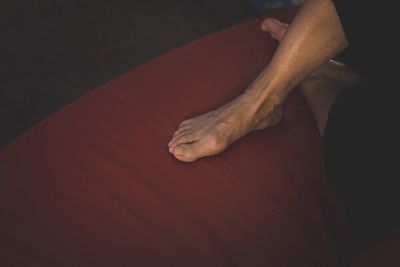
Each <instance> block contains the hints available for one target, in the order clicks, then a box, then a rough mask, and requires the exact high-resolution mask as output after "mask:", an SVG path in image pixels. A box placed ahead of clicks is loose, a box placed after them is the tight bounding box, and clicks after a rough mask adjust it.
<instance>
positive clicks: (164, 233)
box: [0, 13, 349, 266]
mask: <svg viewBox="0 0 400 267" xmlns="http://www.w3.org/2000/svg"><path fill="white" fill-rule="evenodd" d="M278 16H279V15H278ZM280 16H282V17H285V16H287V17H289V16H290V14H289V13H283V14H281V15H280ZM260 21H261V18H257V19H254V20H251V21H249V22H246V23H244V24H241V25H238V26H235V27H232V28H230V29H228V30H225V31H222V32H220V33H217V34H214V35H211V36H209V37H206V38H203V39H201V40H199V41H196V42H194V43H192V44H189V45H187V46H184V47H182V48H179V49H176V50H174V51H172V52H170V53H167V54H165V55H163V56H161V57H159V58H157V59H155V60H152V61H151V62H149V63H147V64H145V65H143V66H141V67H139V68H136V69H134V70H132V71H131V72H128V73H126V74H124V75H122V76H120V77H117V78H116V79H114V80H113V81H110V82H109V83H107V84H105V85H104V86H101V87H100V88H98V89H96V90H95V91H93V92H92V93H90V94H88V95H86V96H84V97H82V98H81V99H79V100H78V101H76V102H74V103H73V104H71V105H69V106H68V107H66V108H64V109H63V110H62V111H60V112H57V113H56V114H55V115H53V116H51V117H50V118H48V119H47V120H45V121H44V122H43V123H41V124H40V125H38V126H37V127H34V128H33V129H32V130H31V131H29V132H28V133H27V134H26V135H24V136H23V137H22V138H19V139H18V140H17V141H16V142H14V143H12V144H11V145H9V146H6V147H5V148H4V149H2V150H1V151H0V176H1V177H2V179H1V180H0V208H1V210H2V214H3V219H2V223H1V224H2V228H1V230H0V247H1V248H2V249H1V250H0V251H1V252H0V258H1V259H2V260H1V261H2V263H4V264H11V265H12V264H14V265H23V266H34V265H42V266H74V265H82V266H110V265H112V266H126V265H135V264H137V265H139V266H143V265H146V266H161V265H162V266H191V265H200V266H232V265H237V266H265V265H267V264H269V265H271V266H330V265H332V266H333V265H335V264H336V262H337V261H338V260H340V257H342V256H343V255H345V254H346V253H347V251H348V250H347V246H346V245H348V244H349V242H348V241H349V237H348V235H347V232H346V225H345V222H344V219H343V217H342V215H341V211H340V209H339V208H338V206H337V203H336V201H335V198H334V195H333V193H332V191H331V189H330V187H329V185H328V184H327V182H326V179H325V176H324V173H323V163H322V153H321V149H322V148H321V143H320V140H319V137H318V132H317V130H316V127H315V124H314V121H313V119H312V116H311V114H310V111H309V110H308V108H307V106H306V104H305V102H304V99H303V98H302V97H301V95H300V94H299V93H298V92H297V91H294V93H293V94H292V95H291V97H290V99H289V100H288V103H287V106H286V110H285V115H284V119H283V121H282V122H281V123H280V124H279V125H277V126H275V127H273V128H271V129H269V130H265V131H259V132H256V133H252V134H250V135H248V136H246V137H245V138H243V139H241V140H240V141H238V142H236V143H235V144H234V145H233V146H232V147H231V148H229V149H228V150H226V151H225V152H224V153H222V154H221V155H218V156H214V157H210V158H206V159H202V160H199V161H197V162H195V163H192V164H185V163H181V162H178V161H176V160H175V159H174V158H173V157H172V156H171V155H170V154H169V153H168V151H167V146H166V144H167V143H168V141H169V138H170V135H171V134H172V131H173V129H174V127H176V125H177V124H178V123H179V122H180V121H181V120H182V119H184V118H185V117H186V116H189V117H190V116H192V115H195V114H199V113H202V112H204V111H205V110H208V109H210V108H213V107H216V106H218V105H220V104H221V103H224V102H226V101H227V100H228V99H230V98H232V97H234V96H235V95H237V94H238V93H239V92H240V91H241V90H243V89H244V88H245V87H246V86H247V85H248V84H249V83H250V82H251V81H252V79H253V78H254V77H255V76H256V75H257V74H258V72H259V71H260V70H261V69H262V68H263V67H264V66H265V64H267V62H268V60H269V58H270V57H271V55H272V53H273V50H274V47H275V46H276V43H275V42H274V41H273V40H272V39H271V38H269V37H268V36H266V35H265V34H264V33H262V32H261V31H260V30H259V23H260Z"/></svg>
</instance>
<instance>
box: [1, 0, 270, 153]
mask: <svg viewBox="0 0 400 267" xmlns="http://www.w3.org/2000/svg"><path fill="white" fill-rule="evenodd" d="M250 2H251V1H246V0H233V1H227V0H196V1H185V0H170V1H157V0H117V1H105V0H96V1H94V0H87V1H83V0H69V1H67V0H40V1H18V0H15V1H10V0H7V1H5V2H4V0H3V1H2V4H1V6H2V7H1V8H0V10H1V11H0V12H1V13H0V32H1V36H0V37H1V50H0V51H1V52H0V53H1V54H0V66H1V69H0V71H1V76H0V77H1V78H0V147H1V146H4V145H5V144H7V143H9V142H10V141H12V140H13V139H15V138H16V137H18V136H20V135H21V134H23V133H24V132H26V131H27V130H28V129H29V128H31V127H32V126H34V125H35V124H37V123H38V122H40V121H41V120H43V119H44V118H46V117H47V116H48V115H50V114H52V113H53V112H55V111H56V110H58V109H60V108H61V107H63V106H65V105H66V104H68V103H70V102H72V101H73V100H75V99H77V98H78V97H80V96H82V95H83V94H85V93H87V92H88V91H90V90H92V89H94V88H96V87H97V86H99V85H100V84H102V83H104V82H106V81H108V80H110V79H112V78H113V77H115V76H117V75H118V74H121V73H124V72H126V71H128V70H129V69H131V68H133V67H135V66H137V65H139V64H141V63H144V62H145V61H147V60H149V59H151V58H153V57H156V56H158V55H160V54H162V53H164V52H167V51H168V50H170V49H172V48H175V47H179V46H181V45H183V44H185V43H188V42H190V41H193V40H194V39H197V38H199V37H202V36H204V35H207V34H209V33H212V32H215V31H218V30H221V29H223V28H226V27H228V26H231V25H234V24H237V23H240V22H242V21H244V20H246V19H249V18H251V17H254V16H258V15H260V14H261V13H266V11H261V12H260V11H256V10H255V9H253V8H252V7H251V5H250Z"/></svg>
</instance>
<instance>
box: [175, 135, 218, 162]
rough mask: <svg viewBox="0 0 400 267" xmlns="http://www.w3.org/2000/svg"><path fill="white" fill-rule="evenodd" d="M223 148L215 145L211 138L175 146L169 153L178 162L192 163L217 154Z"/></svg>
mask: <svg viewBox="0 0 400 267" xmlns="http://www.w3.org/2000/svg"><path fill="white" fill-rule="evenodd" d="M224 148H225V147H224V146H223V145H222V144H218V143H216V142H215V140H214V139H212V138H202V139H200V140H197V141H195V142H193V143H186V144H180V145H177V146H175V147H174V149H173V150H172V152H171V153H173V154H174V156H175V158H177V159H178V160H180V161H184V162H193V161H195V160H197V159H199V158H202V157H205V156H211V155H215V154H218V153H219V152H221V151H222V150H224Z"/></svg>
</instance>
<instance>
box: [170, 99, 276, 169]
mask: <svg viewBox="0 0 400 267" xmlns="http://www.w3.org/2000/svg"><path fill="white" fill-rule="evenodd" d="M255 101H256V98H255V97H254V98H253V97H252V96H251V95H249V94H247V95H246V94H243V95H241V96H239V97H237V98H236V99H234V100H233V101H231V102H229V103H227V104H225V105H224V106H222V107H220V108H218V109H216V110H213V111H211V112H208V113H206V114H203V115H200V116H198V117H195V118H192V119H189V120H186V121H184V122H182V123H181V124H180V125H179V128H178V130H177V131H176V132H175V133H174V135H173V137H172V140H171V141H170V143H169V144H168V146H169V152H170V153H172V154H173V155H174V156H175V157H176V158H177V159H178V160H181V161H184V162H192V161H195V160H196V159H198V158H201V157H205V156H211V155H215V154H218V153H220V152H221V151H223V150H224V149H225V148H227V147H228V146H229V145H230V144H232V143H233V142H234V141H236V140H237V139H239V138H240V137H242V136H244V135H246V134H247V133H249V132H250V131H254V130H261V129H264V128H266V127H269V126H272V125H275V124H277V123H278V122H279V120H280V118H281V115H282V107H281V106H277V107H273V106H269V107H265V108H264V109H263V110H254V108H252V106H253V105H252V104H253V103H255Z"/></svg>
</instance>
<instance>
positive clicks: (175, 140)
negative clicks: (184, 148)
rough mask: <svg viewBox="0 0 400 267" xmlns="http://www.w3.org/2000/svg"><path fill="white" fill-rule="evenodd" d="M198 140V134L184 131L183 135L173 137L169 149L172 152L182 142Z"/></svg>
mask: <svg viewBox="0 0 400 267" xmlns="http://www.w3.org/2000/svg"><path fill="white" fill-rule="evenodd" d="M196 140H197V135H195V134H192V133H182V134H181V135H179V136H176V137H175V138H173V139H172V141H171V142H170V144H169V151H170V152H171V153H172V151H174V149H175V147H176V146H178V145H181V144H188V143H193V142H195V141H196Z"/></svg>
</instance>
